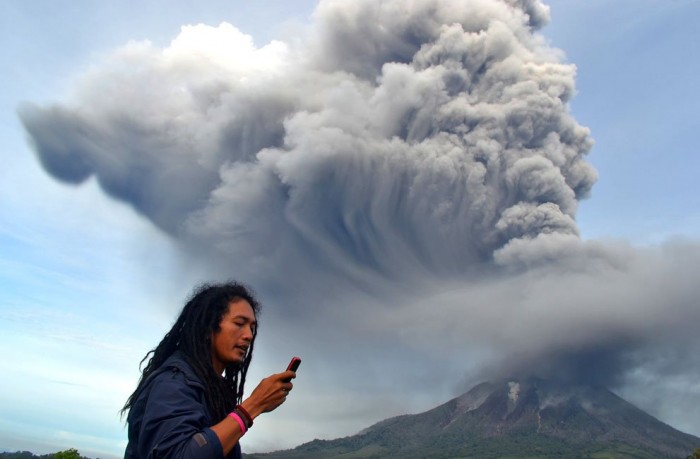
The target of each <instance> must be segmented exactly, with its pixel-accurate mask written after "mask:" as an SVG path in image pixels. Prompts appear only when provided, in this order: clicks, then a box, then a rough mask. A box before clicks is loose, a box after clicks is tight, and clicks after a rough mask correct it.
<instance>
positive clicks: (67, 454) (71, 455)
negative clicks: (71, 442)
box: [53, 448, 81, 459]
mask: <svg viewBox="0 0 700 459" xmlns="http://www.w3.org/2000/svg"><path fill="white" fill-rule="evenodd" d="M53 458H54V459H81V456H80V453H79V452H78V450H77V449H75V448H70V449H67V450H65V451H59V452H57V453H56V454H54V455H53Z"/></svg>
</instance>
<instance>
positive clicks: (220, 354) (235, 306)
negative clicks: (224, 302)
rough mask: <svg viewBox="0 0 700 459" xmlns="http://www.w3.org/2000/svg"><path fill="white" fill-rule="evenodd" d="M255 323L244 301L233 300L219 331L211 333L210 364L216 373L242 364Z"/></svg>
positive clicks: (249, 307) (253, 313)
mask: <svg viewBox="0 0 700 459" xmlns="http://www.w3.org/2000/svg"><path fill="white" fill-rule="evenodd" d="M256 326H257V321H256V320H255V312H254V311H253V308H252V307H251V306H250V303H248V302H247V301H246V300H234V301H232V302H231V303H229V305H228V311H226V313H225V314H224V316H223V317H222V319H221V322H220V323H219V331H217V332H214V333H212V337H211V354H212V363H213V365H214V369H215V370H216V371H217V373H219V374H221V373H223V371H224V369H225V368H226V366H227V365H230V364H232V363H242V362H243V360H245V356H246V354H247V353H248V348H249V347H250V343H251V342H252V341H253V333H254V331H255V327H256Z"/></svg>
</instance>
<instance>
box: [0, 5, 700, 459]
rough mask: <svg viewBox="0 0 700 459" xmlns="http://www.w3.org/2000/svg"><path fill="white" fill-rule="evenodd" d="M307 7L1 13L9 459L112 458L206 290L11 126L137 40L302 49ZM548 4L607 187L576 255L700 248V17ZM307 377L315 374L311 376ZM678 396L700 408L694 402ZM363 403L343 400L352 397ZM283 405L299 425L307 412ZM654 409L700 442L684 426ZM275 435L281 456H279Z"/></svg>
mask: <svg viewBox="0 0 700 459" xmlns="http://www.w3.org/2000/svg"><path fill="white" fill-rule="evenodd" d="M314 3H315V2H311V1H303V2H302V1H295V2H282V1H273V0H266V1H252V0H250V1H248V0H239V1H230V2H224V1H213V2H207V3H206V4H198V5H197V6H194V5H193V4H192V2H184V1H178V2H171V1H167V2H166V1H153V2H146V3H144V2H133V1H129V2H112V1H110V2H100V3H99V4H98V3H95V2H89V1H78V2H75V1H70V2H69V1H36V2H24V1H19V0H17V1H15V0H11V1H6V2H3V3H2V5H0V26H1V30H2V32H1V33H2V35H3V36H2V43H3V46H2V48H1V49H0V53H1V54H0V59H1V61H2V62H3V64H4V65H3V68H4V72H3V73H4V78H3V87H2V90H0V106H1V107H2V111H1V112H0V116H1V117H2V122H1V123H0V130H1V134H2V138H3V139H4V142H3V147H2V149H1V150H0V155H1V157H2V164H4V167H3V168H2V169H1V170H0V348H1V349H2V350H3V355H4V356H5V357H3V359H2V362H0V371H1V372H2V374H3V378H2V380H1V381H0V394H2V395H0V405H2V406H3V409H2V412H1V413H0V450H24V449H27V450H31V451H34V452H36V453H44V452H51V451H56V450H59V449H64V448H68V447H77V448H78V449H80V450H81V452H82V453H83V454H88V455H93V456H94V455H99V456H100V457H119V456H120V455H121V454H122V451H123V448H124V446H125V444H126V433H125V430H124V428H123V424H122V423H121V422H120V420H119V418H118V416H117V411H118V410H119V408H120V407H121V405H122V404H123V402H124V400H125V399H126V397H127V396H128V395H129V393H130V391H131V390H132V389H133V387H134V384H135V383H136V380H137V377H138V372H137V364H138V362H139V361H140V359H141V358H142V357H143V355H144V354H145V352H146V351H147V350H148V349H149V348H150V347H152V346H154V345H155V344H156V342H157V340H158V339H160V337H161V336H162V334H163V333H164V332H165V331H166V330H167V329H168V327H169V325H170V323H171V321H172V320H173V319H174V314H175V313H176V311H177V308H178V307H179V305H180V304H181V302H182V299H183V298H184V297H185V296H186V294H187V293H188V292H189V290H190V288H191V286H192V285H193V284H194V283H196V282H198V281H201V280H205V279H207V278H208V277H209V276H210V275H211V271H210V270H208V269H206V268H203V267H202V266H200V265H198V264H196V263H192V262H191V261H190V259H189V258H188V257H187V255H186V254H183V253H182V251H181V249H180V248H179V247H178V245H177V244H176V243H175V242H173V241H172V240H171V239H170V238H169V237H168V236H167V235H166V234H164V233H163V232H161V231H160V230H158V229H156V228H155V226H154V225H152V224H151V222H149V221H147V220H145V219H143V218H142V217H140V216H138V215H137V214H136V213H135V212H134V211H133V210H132V209H131V208H130V207H129V206H127V205H126V204H124V203H122V202H117V201H115V200H113V199H111V198H109V197H107V196H106V195H105V194H104V193H103V192H102V191H101V190H100V188H99V186H98V185H97V183H96V181H95V180H94V179H91V180H89V181H88V182H87V183H85V184H83V185H80V186H72V185H66V184H63V183H59V182H57V181H56V180H55V179H54V178H52V177H50V176H49V175H48V174H47V173H46V172H44V170H43V169H42V168H41V166H40V164H39V162H38V161H37V159H36V156H35V155H34V154H33V152H32V149H31V147H30V146H29V145H28V143H27V137H26V134H25V132H24V130H23V128H22V125H21V123H20V121H19V119H18V117H17V114H16V108H17V106H18V104H20V103H21V102H23V101H31V102H35V103H46V102H57V101H64V100H69V99H70V97H71V92H72V91H73V89H74V87H75V84H76V83H75V81H76V79H77V78H78V77H79V76H80V75H82V74H83V73H84V72H85V71H87V70H88V69H90V68H91V67H93V66H95V65H98V63H99V62H100V60H101V59H103V58H104V56H105V55H107V54H109V53H110V52H112V51H113V50H114V49H116V48H119V47H121V46H124V45H125V44H127V43H128V42H129V41H131V40H137V41H139V40H150V41H151V42H153V43H154V44H155V45H156V46H160V47H164V46H167V45H168V43H169V42H170V40H172V39H173V38H174V37H175V36H177V34H178V33H179V30H180V26H181V25H185V24H197V23H205V24H209V25H212V26H216V25H218V24H220V23H221V22H229V23H231V24H233V25H235V26H236V27H238V28H239V29H240V30H241V31H242V32H244V33H246V34H250V35H252V36H253V37H254V40H255V43H256V45H257V46H262V45H264V44H266V43H267V42H269V41H270V40H272V39H281V40H282V41H292V40H294V39H295V37H296V36H297V34H299V33H301V31H302V30H303V28H304V27H305V25H307V24H308V23H309V22H310V15H311V11H312V9H313V7H314ZM547 3H548V4H549V5H550V6H551V22H550V24H549V25H548V26H546V27H545V28H544V29H543V30H542V33H543V34H544V35H545V36H546V37H547V38H548V40H550V42H551V44H552V45H553V46H555V47H557V48H560V49H561V50H562V51H563V52H564V53H565V56H566V57H565V60H566V61H567V62H570V63H574V64H576V66H577V68H578V72H577V79H576V85H577V90H578V94H577V95H576V97H575V98H574V100H573V102H572V104H571V110H572V112H573V114H574V116H575V118H576V119H577V121H578V122H579V123H581V124H582V125H584V126H587V127H589V128H590V129H591V131H592V137H593V138H594V140H595V146H594V147H593V149H592V151H591V153H590V155H589V158H588V159H589V161H590V162H591V163H592V164H593V165H594V167H595V168H596V169H597V171H598V174H599V179H598V182H597V184H596V185H595V186H594V187H593V191H592V193H591V197H590V198H589V199H588V200H585V201H583V202H582V203H581V205H580V208H579V212H578V215H577V222H578V226H579V228H580V230H581V235H582V237H583V239H587V240H606V239H619V240H623V241H628V242H629V243H631V244H633V245H636V246H656V245H658V244H661V243H664V242H666V241H669V240H675V239H679V238H680V239H684V240H690V241H693V242H697V241H698V238H699V237H700V197H699V196H700V195H699V194H698V193H697V191H696V190H695V185H696V177H697V173H698V171H699V170H700V162H699V161H700V160H699V159H698V157H699V155H698V147H697V141H696V135H697V132H698V128H700V122H699V121H698V120H699V118H698V116H697V108H696V107H697V106H698V103H699V102H700V101H699V100H698V94H700V87H699V86H700V83H699V81H700V79H698V78H697V75H698V74H699V73H700V55H699V54H700V51H699V50H700V46H698V45H700V32H698V29H697V26H696V25H697V23H698V21H699V20H700V2H697V1H694V0H673V1H669V0H635V1H631V0H617V1H615V2H605V1H599V0H590V1H585V2H583V1H578V2H576V1H571V0H556V1H554V0H552V1H549V2H547ZM273 320H276V319H273ZM271 328H273V327H271ZM263 331H264V329H263ZM262 336H264V335H262ZM276 344H278V343H276V342H275V341H274V340H273V339H270V341H268V344H267V345H266V344H265V342H264V341H263V342H262V343H261V345H262V346H261V349H260V350H259V358H258V360H257V361H256V367H255V368H254V370H253V375H252V376H251V378H256V377H262V376H264V375H266V374H268V373H271V372H273V371H277V370H278V368H277V367H281V366H282V365H284V364H285V363H286V360H287V358H286V353H285V355H284V357H283V358H282V357H280V356H279V353H278V352H275V348H274V346H275V345H276ZM303 366H304V367H307V368H308V369H309V371H310V374H316V373H313V363H311V362H309V363H307V361H305V363H304V364H303ZM279 369H280V370H281V368H279ZM304 369H306V368H304ZM301 371H303V369H302V370H301ZM318 371H319V372H318V375H319V376H318V379H317V381H318V382H319V383H320V382H329V383H333V381H334V380H333V376H332V372H330V371H327V372H325V373H324V372H323V371H321V370H318ZM454 376H455V378H456V379H459V377H460V376H459V374H458V372H457V373H455V374H454ZM324 378H327V379H324ZM456 384H457V382H455V383H454V384H447V383H445V384H443V385H442V386H440V387H439V388H438V389H439V390H437V391H436V392H435V393H434V394H430V395H426V396H425V397H424V398H422V399H417V400H414V402H413V404H412V405H410V410H409V411H413V412H415V411H417V410H419V409H425V408H428V407H430V406H433V405H435V404H437V403H439V402H442V401H444V400H446V399H447V398H448V397H449V396H453V395H456V393H451V392H454V388H455V387H456ZM684 387H685V389H684V390H689V391H695V392H694V394H696V395H697V394H700V387H698V386H697V384H696V385H695V386H692V385H691V386H684ZM353 390H354V391H357V392H353ZM362 390H363V388H357V387H355V388H350V389H348V393H347V394H348V397H350V398H351V396H352V394H356V393H359V392H361V391H362ZM318 392H319V397H320V398H322V397H324V396H325V395H327V394H326V392H324V391H318ZM302 393H303V392H302ZM304 400H308V399H304ZM356 400H357V402H356V403H357V404H361V403H362V402H363V401H364V399H362V398H361V397H359V398H358V399H356ZM367 401H369V399H368V400H367ZM289 405H291V407H285V408H288V410H289V412H293V411H295V407H296V408H298V407H300V406H295V405H293V404H292V401H290V403H289ZM645 408H647V409H652V410H653V409H656V411H655V412H654V413H653V414H655V415H658V416H660V417H661V418H662V419H663V420H664V421H665V422H667V423H670V424H671V425H674V426H676V427H678V428H682V429H683V430H685V431H688V432H690V433H693V434H695V435H700V430H698V428H697V425H696V426H695V427H693V425H692V424H691V422H692V421H693V419H694V418H692V417H688V416H687V415H684V414H683V413H682V412H681V411H682V410H677V409H673V408H669V407H668V406H663V405H654V406H652V405H650V406H648V407H645ZM399 410H400V407H394V408H393V411H390V414H393V413H398V412H400V411H399ZM368 412H369V410H368ZM378 419H379V418H377V417H376V413H374V412H371V413H369V414H367V417H366V418H362V417H356V418H353V419H342V420H338V422H337V423H336V424H335V425H334V426H332V427H327V426H324V425H320V426H316V427H314V426H313V425H305V426H304V427H303V428H302V427H298V426H295V424H294V422H293V418H292V417H291V416H288V417H284V416H281V417H280V420H279V421H278V423H273V422H272V421H267V420H266V421H264V422H261V423H259V424H260V427H258V429H259V430H257V431H256V432H251V435H249V436H248V437H247V438H246V441H247V442H248V443H246V445H249V447H250V448H251V449H259V450H265V449H266V448H270V447H277V446H293V445H296V444H298V443H300V442H301V441H307V440H310V439H312V438H315V437H321V436H325V435H331V436H339V435H348V434H351V433H354V432H355V431H356V430H359V429H360V428H362V427H364V426H366V425H368V424H369V423H371V422H374V421H376V420H378ZM257 426H258V422H257V421H256V427H257ZM279 429H283V430H282V431H283V432H284V435H281V436H282V437H284V438H282V439H279V438H278V439H274V440H273V439H271V438H270V437H271V436H272V435H273V431H275V430H276V431H279ZM314 429H316V430H314ZM244 446H245V445H244Z"/></svg>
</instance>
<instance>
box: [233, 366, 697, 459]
mask: <svg viewBox="0 0 700 459" xmlns="http://www.w3.org/2000/svg"><path fill="white" fill-rule="evenodd" d="M698 447H700V438H698V437H695V436H693V435H689V434H685V433H683V432H680V431H678V430H676V429H674V428H673V427H671V426H669V425H667V424H664V423H663V422H661V421H659V420H658V419H656V418H654V417H653V416H651V415H649V414H647V413H645V412H644V411H642V410H640V409H639V408H637V407H635V406H634V405H632V404H631V403H629V402H627V401H625V400H623V399H622V398H620V397H619V396H617V395H615V394H614V393H613V392H611V391H610V390H608V389H606V388H603V387H596V386H590V385H572V384H564V383H559V382H554V381H549V380H543V379H536V378H532V379H527V380H506V381H501V382H497V383H482V384H479V385H477V386H475V387H474V388H472V389H471V390H470V391H469V392H467V393H465V394H463V395H461V396H459V397H457V398H454V399H452V400H450V401H448V402H447V403H445V404H443V405H440V406H438V407H436V408H433V409H431V410H429V411H426V412H424V413H420V414H413V415H403V416H397V417H393V418H389V419H386V420H384V421H381V422H379V423H377V424H374V425H373V426H371V427H369V428H367V429H365V430H363V431H361V432H360V433H358V434H356V435H353V436H349V437H344V438H339V439H335V440H313V441H311V442H309V443H305V444H303V445H300V446H298V447H297V448H295V449H292V450H286V451H278V452H274V453H265V454H252V455H246V456H245V457H247V458H249V459H258V458H259V459H262V458H265V459H276V458H285V459H293V458H294V459H296V458H299V459H300V458H310V459H311V458H335V457H338V458H340V457H342V458H365V459H367V458H497V457H508V458H515V457H523V458H524V457H527V458H551V457H557V458H587V457H590V458H649V459H658V458H685V457H687V456H688V455H689V454H691V453H692V451H693V450H694V449H695V448H698Z"/></svg>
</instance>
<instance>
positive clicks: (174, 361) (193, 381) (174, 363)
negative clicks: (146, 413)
mask: <svg viewBox="0 0 700 459" xmlns="http://www.w3.org/2000/svg"><path fill="white" fill-rule="evenodd" d="M150 379H151V385H157V386H160V385H162V384H165V385H170V384H182V383H184V384H187V385H188V386H193V387H198V388H203V384H202V382H201V381H200V379H199V377H197V374H196V373H195V372H194V370H193V369H192V366H191V365H190V364H189V363H188V362H187V360H186V359H185V357H184V356H183V355H182V354H181V353H180V352H179V351H176V352H175V353H173V354H172V355H171V356H170V357H168V358H167V359H166V360H165V362H163V364H162V365H161V366H160V368H158V370H156V371H155V372H154V373H153V375H152V376H151V378H150Z"/></svg>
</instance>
